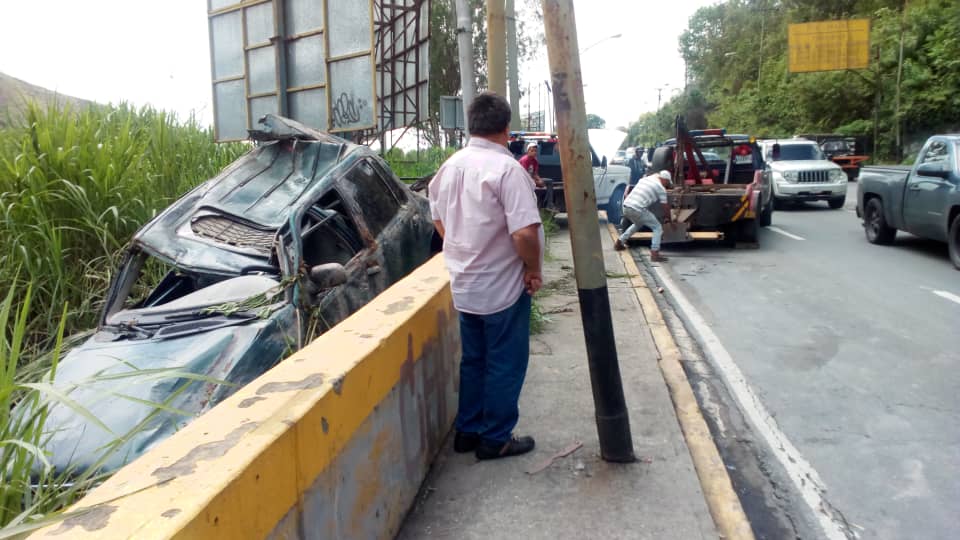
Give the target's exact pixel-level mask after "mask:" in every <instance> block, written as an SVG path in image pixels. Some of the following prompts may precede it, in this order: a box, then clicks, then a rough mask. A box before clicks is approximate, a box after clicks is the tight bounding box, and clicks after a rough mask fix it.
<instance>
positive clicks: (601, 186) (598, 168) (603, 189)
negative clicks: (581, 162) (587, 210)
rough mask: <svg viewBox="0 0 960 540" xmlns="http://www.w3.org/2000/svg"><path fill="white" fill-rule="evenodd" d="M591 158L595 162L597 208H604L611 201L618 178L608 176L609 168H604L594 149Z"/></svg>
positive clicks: (594, 186) (594, 187) (594, 181)
mask: <svg viewBox="0 0 960 540" xmlns="http://www.w3.org/2000/svg"><path fill="white" fill-rule="evenodd" d="M590 158H591V160H592V161H593V189H594V191H595V192H596V194H597V206H602V205H604V204H607V201H609V200H610V195H612V194H613V188H614V184H615V183H616V178H614V177H613V176H611V175H608V174H607V168H606V167H604V166H603V163H602V162H601V161H600V158H598V157H597V153H596V152H594V151H593V148H590Z"/></svg>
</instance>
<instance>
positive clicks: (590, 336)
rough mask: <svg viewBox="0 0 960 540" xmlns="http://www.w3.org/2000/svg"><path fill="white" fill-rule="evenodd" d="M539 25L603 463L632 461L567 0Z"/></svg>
mask: <svg viewBox="0 0 960 540" xmlns="http://www.w3.org/2000/svg"><path fill="white" fill-rule="evenodd" d="M543 20H544V27H545V30H546V38H547V55H548V56H549V59H550V77H551V79H552V81H553V103H554V108H555V110H556V115H557V127H556V133H557V136H558V138H559V147H560V164H561V166H562V167H563V171H564V174H563V190H564V194H565V196H566V201H567V217H568V223H569V228H570V241H571V244H572V246H573V266H574V274H575V275H576V278H577V296H578V297H579V299H580V318H581V321H582V322H583V337H584V341H585V342H586V345H587V363H588V364H589V366H590V386H591V387H592V389H593V403H594V407H595V409H596V413H595V414H596V421H597V435H598V436H599V439H600V456H601V457H602V458H603V459H604V460H606V461H614V462H621V463H627V462H633V461H636V457H635V456H634V453H633V438H632V437H631V435H630V418H629V416H628V415H627V403H626V400H625V399H624V397H623V382H622V381H621V378H620V365H619V363H618V361H617V347H616V340H615V339H614V335H613V319H612V317H611V314H610V296H609V294H608V292H607V276H606V272H605V270H604V266H603V251H602V250H601V243H600V224H599V221H598V219H597V195H596V192H595V191H594V187H593V169H592V164H591V162H590V147H589V141H588V140H587V111H586V106H585V104H584V101H583V79H582V75H581V71H580V54H579V52H578V48H577V30H576V28H577V25H576V19H575V17H574V13H573V0H543Z"/></svg>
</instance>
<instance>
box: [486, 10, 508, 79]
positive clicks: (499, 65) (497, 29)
mask: <svg viewBox="0 0 960 540" xmlns="http://www.w3.org/2000/svg"><path fill="white" fill-rule="evenodd" d="M503 11H504V0H487V80H488V84H489V86H490V91H491V92H494V93H495V94H498V95H500V96H502V97H506V96H507V81H506V74H505V73H504V72H505V71H506V69H505V68H506V63H507V55H506V51H505V50H504V49H505V46H506V44H507V36H506V34H505V29H504V16H503Z"/></svg>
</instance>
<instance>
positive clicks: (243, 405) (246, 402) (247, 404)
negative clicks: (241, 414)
mask: <svg viewBox="0 0 960 540" xmlns="http://www.w3.org/2000/svg"><path fill="white" fill-rule="evenodd" d="M265 399H267V398H265V397H259V396H257V397H249V398H247V399H245V400H243V401H241V402H240V404H239V405H237V407H240V408H241V409H246V408H247V407H251V406H253V404H254V403H256V402H258V401H263V400H265Z"/></svg>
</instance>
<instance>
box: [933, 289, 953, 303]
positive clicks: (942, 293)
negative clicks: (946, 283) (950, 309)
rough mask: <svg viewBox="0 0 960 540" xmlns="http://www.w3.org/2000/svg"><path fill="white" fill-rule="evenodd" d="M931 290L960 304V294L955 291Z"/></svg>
mask: <svg viewBox="0 0 960 540" xmlns="http://www.w3.org/2000/svg"><path fill="white" fill-rule="evenodd" d="M930 292H932V293H933V294H935V295H937V296H939V297H940V298H946V299H947V300H950V301H951V302H956V303H957V304H960V296H957V295H955V294H953V293H948V292H947V291H933V290H931V291H930Z"/></svg>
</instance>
